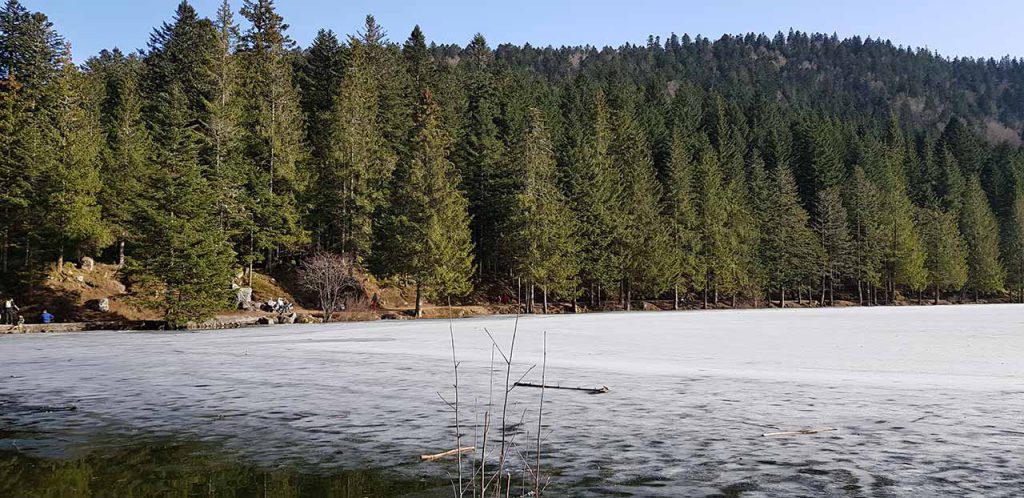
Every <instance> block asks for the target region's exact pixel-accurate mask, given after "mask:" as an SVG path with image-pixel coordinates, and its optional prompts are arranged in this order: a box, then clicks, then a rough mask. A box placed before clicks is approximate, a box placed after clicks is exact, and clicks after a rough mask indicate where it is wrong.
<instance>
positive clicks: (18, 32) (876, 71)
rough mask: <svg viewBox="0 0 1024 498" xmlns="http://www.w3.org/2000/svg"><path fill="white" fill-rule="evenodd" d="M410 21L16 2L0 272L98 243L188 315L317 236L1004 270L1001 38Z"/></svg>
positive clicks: (670, 260) (370, 253) (1010, 68)
mask: <svg viewBox="0 0 1024 498" xmlns="http://www.w3.org/2000/svg"><path fill="white" fill-rule="evenodd" d="M238 7H240V8H239V9H238V10H236V8H238ZM340 8H344V7H343V6H342V7H340ZM685 28H686V27H685V26H680V29H681V30H685ZM401 38H405V37H404V36H401V37H396V38H390V37H389V36H388V34H387V33H386V32H385V30H384V28H382V27H381V26H378V25H377V24H376V22H375V21H374V19H373V18H372V17H367V19H366V24H365V26H363V27H362V28H360V29H359V30H358V32H357V33H356V34H354V35H350V36H341V35H338V34H336V33H335V32H333V31H330V30H328V29H325V30H322V31H321V32H320V33H319V35H318V36H317V37H316V39H315V40H314V41H313V42H312V43H311V44H310V45H309V46H308V47H298V46H296V44H295V43H294V42H293V41H292V40H291V39H290V38H289V36H288V25H287V24H286V22H285V20H284V19H282V18H281V16H280V15H279V14H278V13H277V11H276V10H275V7H274V2H273V0H243V2H242V5H240V6H238V5H234V6H233V5H231V4H230V3H229V2H228V1H225V2H224V4H223V6H222V7H221V8H220V9H219V11H218V12H217V15H216V16H215V18H214V19H205V18H202V17H201V16H199V15H198V14H197V12H196V10H195V9H194V8H193V7H192V6H190V5H189V4H188V2H187V1H183V2H182V3H181V4H180V5H179V6H178V8H177V10H176V11H174V12H168V21H166V22H165V23H164V24H163V25H161V26H159V27H157V28H155V29H154V31H153V34H152V36H151V41H150V43H149V45H148V46H147V47H145V48H144V49H142V50H139V51H138V52H125V51H121V50H117V49H112V50H110V51H103V52H101V53H100V54H96V55H94V56H92V57H91V58H89V59H88V61H87V62H86V63H84V64H82V65H76V64H74V63H72V62H71V58H70V53H69V52H70V51H69V48H68V44H67V43H66V41H65V40H64V39H62V38H61V36H60V35H59V34H58V33H57V32H55V30H54V28H53V26H52V24H51V23H50V22H49V21H48V20H47V18H46V16H45V15H44V14H42V13H35V12H29V11H27V10H26V9H25V8H24V7H22V6H21V5H20V4H19V2H18V1H17V0H7V2H6V5H5V6H4V8H3V11H2V13H0V79H2V80H0V130H2V131H0V272H2V275H3V283H4V285H0V287H6V289H7V290H8V291H15V290H17V288H19V286H25V285H32V284H33V282H34V281H35V280H36V279H38V278H40V275H42V274H43V271H44V270H45V269H46V268H47V267H48V266H52V265H53V264H63V261H64V260H65V258H68V259H76V258H79V257H82V256H86V255H89V256H101V257H102V258H104V259H106V260H108V261H109V262H112V263H119V264H123V265H124V273H125V275H126V276H127V277H128V278H129V280H130V283H131V284H132V287H133V288H139V289H158V292H159V295H160V296H161V300H162V303H163V304H162V306H163V309H164V310H165V312H166V313H167V314H168V315H169V316H172V317H176V318H178V319H186V318H195V317H203V316H208V315H209V314H211V313H213V312H214V311H216V310H217V309H220V308H222V307H223V306H225V304H226V303H228V300H227V299H226V297H225V292H226V289H227V287H228V284H229V283H230V281H231V278H232V276H233V275H234V274H235V273H236V272H237V270H238V269H239V268H248V269H249V270H250V271H251V270H252V268H254V267H260V268H263V269H267V270H270V269H273V268H274V267H275V266H276V265H286V266H294V265H295V264H297V262H298V261H300V260H301V259H302V258H303V256H304V255H308V254H311V253H313V252H316V251H329V252H334V253H345V254H347V255H351V256H352V257H354V258H356V259H357V260H358V261H359V262H361V264H362V265H364V266H365V267H366V268H368V269H369V270H370V271H372V272H373V273H374V274H375V275H376V276H378V277H381V278H386V277H397V278H400V279H403V280H405V281H409V282H413V283H415V284H417V286H418V287H419V288H421V289H422V290H423V291H424V293H425V294H426V295H428V296H430V297H434V298H445V297H452V298H455V299H465V298H469V297H470V296H475V297H477V298H483V297H487V298H495V297H497V295H498V294H499V293H503V292H508V291H507V290H506V291H502V290H501V289H520V288H521V289H526V291H524V292H527V293H528V294H529V295H530V296H531V297H530V299H533V294H534V292H536V293H537V296H536V299H538V300H541V299H543V300H545V302H546V300H548V299H573V300H580V301H581V302H584V303H590V304H591V305H596V304H597V302H599V301H608V300H618V301H620V302H621V303H622V305H623V306H625V307H627V308H628V307H629V306H630V304H631V303H632V302H633V301H634V300H635V299H655V298H674V299H675V301H676V302H677V303H678V302H679V301H680V300H688V301H690V302H691V303H693V302H696V303H701V304H703V305H705V306H707V305H710V304H712V303H713V304H716V305H717V304H718V303H720V302H721V303H728V304H736V303H737V301H740V300H742V301H743V302H749V303H754V304H757V305H764V304H766V303H768V302H772V301H774V302H775V303H776V304H779V303H784V302H785V300H786V299H787V297H788V298H792V297H795V296H801V297H803V296H814V298H815V299H817V300H819V301H820V302H822V303H823V304H828V303H831V302H832V301H833V300H834V299H839V298H840V297H844V298H846V299H850V300H853V301H859V302H861V303H862V304H863V303H868V302H872V303H881V302H891V301H893V300H895V299H897V298H898V297H904V298H913V299H922V298H923V297H925V296H926V297H927V298H928V299H935V300H938V299H940V297H943V296H946V295H960V296H965V295H970V296H974V297H977V296H991V297H997V296H1006V295H1007V292H1017V291H1021V289H1024V156H1022V151H1021V149H1020V144H1021V133H1020V132H1021V130H1022V129H1024V68H1022V67H1021V63H1020V61H1018V60H1017V59H1008V58H1007V59H1002V60H998V61H996V60H971V59H949V58H945V57H942V56H940V55H938V54H934V53H931V52H928V51H925V50H915V49H908V48H903V47H898V46H896V45H894V44H893V43H891V42H888V41H882V40H871V39H866V40H862V39H860V38H852V39H846V40H840V39H838V38H836V37H835V36H828V35H820V34H813V35H812V34H805V33H800V32H789V33H788V34H785V35H784V34H782V33H779V34H777V35H774V36H770V35H755V34H748V35H743V36H725V37H722V38H721V39H719V40H716V41H712V40H709V39H707V38H703V37H700V36H698V37H695V38H691V37H689V36H685V35H684V36H681V37H680V36H676V35H674V34H673V35H671V36H669V37H668V38H667V39H665V40H664V41H663V40H661V39H659V38H656V37H652V38H651V39H650V40H649V41H648V43H647V44H646V46H634V45H624V46H622V47H619V48H603V49H599V48H595V47H563V48H536V47H531V46H529V45H527V46H522V47H519V46H511V45H502V46H498V47H497V48H494V49H492V48H491V47H490V46H489V45H488V43H487V41H486V40H485V39H484V37H483V36H481V35H477V36H476V37H474V38H473V39H472V40H469V41H468V43H467V44H466V45H465V46H453V45H443V46H442V45H435V44H431V43H429V42H428V41H427V38H426V35H425V34H424V33H422V32H421V31H420V30H419V28H417V29H415V30H414V31H413V32H412V33H411V34H410V35H409V36H408V38H406V39H404V40H402V39H401ZM0 290H3V289H0ZM1020 294H1022V295H1024V291H1021V292H1020ZM1011 295H1012V294H1011Z"/></svg>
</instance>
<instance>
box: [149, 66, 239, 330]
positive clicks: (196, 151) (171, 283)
mask: <svg viewBox="0 0 1024 498" xmlns="http://www.w3.org/2000/svg"><path fill="white" fill-rule="evenodd" d="M186 102H187V96H186V95H185V93H184V92H183V91H182V90H180V89H179V88H178V86H177V85H176V84H172V85H171V87H170V88H169V90H168V91H167V92H165V93H163V94H162V95H161V99H160V102H159V103H158V109H159V111H158V114H157V115H156V119H155V123H154V124H155V127H154V128H155V132H154V133H155V136H154V141H155V144H156V147H155V151H156V152H155V154H154V156H153V159H152V161H153V163H154V164H155V165H156V171H155V173H154V175H153V176H152V177H151V178H150V181H149V185H148V188H147V189H146V192H147V196H146V207H145V211H144V214H143V220H144V222H143V223H142V224H141V229H142V231H143V237H142V240H143V241H144V243H143V245H142V247H141V248H140V251H139V255H138V257H137V258H136V259H135V261H134V263H133V264H132V265H131V271H132V273H133V275H135V280H136V282H137V283H138V284H140V285H142V286H155V288H157V289H159V290H160V291H161V292H160V299H159V300H158V302H157V303H155V304H156V305H157V306H159V307H160V309H162V310H163V312H164V315H165V317H166V319H167V321H168V323H169V324H170V325H171V326H172V327H181V326H184V325H185V324H187V323H188V322H193V321H199V320H204V319H207V318H210V317H212V316H213V314H214V313H215V312H216V311H218V310H221V309H224V308H225V307H226V305H227V304H228V298H229V296H230V294H231V291H230V284H231V276H232V268H231V266H232V264H231V263H232V259H233V257H234V255H233V253H232V251H231V247H230V245H229V243H228V240H227V237H226V236H225V234H224V232H223V231H222V230H220V227H219V224H218V221H217V215H216V211H217V206H216V201H215V197H214V196H213V195H212V194H213V191H212V189H211V187H210V185H209V183H208V181H207V180H206V179H205V178H204V177H203V175H202V167H201V165H200V164H199V155H200V146H201V144H202V140H203V138H202V135H201V134H200V132H199V131H198V130H197V129H196V127H195V126H194V125H192V124H190V121H191V120H190V117H189V113H188V106H187V105H186Z"/></svg>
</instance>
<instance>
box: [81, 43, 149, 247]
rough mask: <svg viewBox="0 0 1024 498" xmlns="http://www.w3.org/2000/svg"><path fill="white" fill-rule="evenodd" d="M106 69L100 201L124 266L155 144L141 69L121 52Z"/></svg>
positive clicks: (134, 236)
mask: <svg viewBox="0 0 1024 498" xmlns="http://www.w3.org/2000/svg"><path fill="white" fill-rule="evenodd" d="M95 64H97V65H107V64H109V65H110V66H111V67H109V68H107V69H108V70H109V71H110V73H112V74H109V75H108V76H107V81H106V84H107V86H108V87H109V90H108V96H107V99H108V100H109V103H108V105H107V106H106V107H107V108H108V109H109V111H108V112H107V116H105V121H106V125H105V128H106V137H107V143H106V148H105V151H104V154H103V161H102V166H101V169H100V178H101V180H102V182H103V188H102V190H101V192H100V195H99V200H100V204H101V206H102V208H103V218H104V220H106V221H107V222H108V223H109V225H110V228H111V229H112V231H113V235H114V237H115V238H116V240H117V242H118V264H119V265H124V261H125V259H124V258H125V247H126V245H127V242H128V241H129V240H131V241H132V242H134V241H136V240H137V236H138V234H137V233H136V227H137V223H138V217H139V202H138V201H139V199H140V197H141V196H142V192H143V188H144V186H145V183H146V178H147V177H148V176H149V175H150V174H152V172H151V168H150V164H149V158H150V155H151V154H152V143H151V141H150V136H149V131H148V130H147V128H146V117H145V115H144V113H143V108H144V98H143V95H142V90H141V88H140V79H141V72H142V71H141V70H142V68H141V67H139V66H140V63H139V62H138V60H137V59H134V58H125V57H124V56H123V55H122V54H120V52H115V53H113V54H112V55H111V60H110V61H108V62H103V61H96V62H95Z"/></svg>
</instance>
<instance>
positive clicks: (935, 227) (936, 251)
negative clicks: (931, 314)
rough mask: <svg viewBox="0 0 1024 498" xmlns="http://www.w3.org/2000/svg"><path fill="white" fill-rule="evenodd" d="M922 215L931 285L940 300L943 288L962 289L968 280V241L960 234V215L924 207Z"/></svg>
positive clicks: (944, 289) (922, 229) (919, 215)
mask: <svg viewBox="0 0 1024 498" xmlns="http://www.w3.org/2000/svg"><path fill="white" fill-rule="evenodd" d="M918 218H919V222H918V223H919V226H920V227H921V236H922V239H923V240H924V244H925V247H926V248H927V250H928V257H927V259H926V260H925V267H926V268H927V269H928V286H929V287H931V288H932V289H934V290H935V295H936V299H938V295H939V293H940V292H941V291H948V290H953V291H958V290H960V289H962V288H963V286H964V284H966V283H967V244H966V243H965V242H964V239H963V237H962V236H961V235H960V229H959V227H958V226H957V219H956V218H957V217H956V214H955V213H946V212H943V211H941V210H938V209H921V210H920V211H919V212H918Z"/></svg>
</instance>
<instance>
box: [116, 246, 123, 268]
mask: <svg viewBox="0 0 1024 498" xmlns="http://www.w3.org/2000/svg"><path fill="white" fill-rule="evenodd" d="M117 266H119V267H121V268H124V239H122V240H121V241H120V242H118V244H117Z"/></svg>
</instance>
